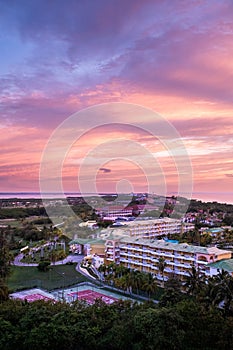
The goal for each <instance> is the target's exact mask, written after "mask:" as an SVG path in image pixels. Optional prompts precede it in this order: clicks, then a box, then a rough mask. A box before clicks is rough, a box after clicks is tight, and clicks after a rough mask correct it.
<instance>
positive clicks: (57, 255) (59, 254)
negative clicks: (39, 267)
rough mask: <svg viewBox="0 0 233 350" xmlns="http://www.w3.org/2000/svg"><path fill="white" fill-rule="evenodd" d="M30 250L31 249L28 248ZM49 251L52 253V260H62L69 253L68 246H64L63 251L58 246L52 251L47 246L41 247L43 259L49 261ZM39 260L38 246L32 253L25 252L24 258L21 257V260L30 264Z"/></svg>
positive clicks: (39, 251)
mask: <svg viewBox="0 0 233 350" xmlns="http://www.w3.org/2000/svg"><path fill="white" fill-rule="evenodd" d="M30 251H31V252H32V250H30ZM51 253H52V254H53V255H54V261H58V260H63V259H65V258H66V257H67V255H69V247H67V248H66V250H65V251H64V250H63V249H62V248H60V247H58V248H57V249H54V250H53V251H52V252H51V250H50V249H49V247H44V248H43V259H44V260H48V261H51ZM40 261H41V248H38V250H37V251H34V252H33V255H32V253H31V255H30V254H29V253H26V254H25V255H24V258H23V259H22V262H24V263H27V264H30V263H39V262H40Z"/></svg>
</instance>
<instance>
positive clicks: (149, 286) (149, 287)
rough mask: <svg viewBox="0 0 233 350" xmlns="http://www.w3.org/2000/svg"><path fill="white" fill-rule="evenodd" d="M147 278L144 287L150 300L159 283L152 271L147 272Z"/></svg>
mask: <svg viewBox="0 0 233 350" xmlns="http://www.w3.org/2000/svg"><path fill="white" fill-rule="evenodd" d="M145 276H146V280H145V282H144V285H143V289H144V290H145V291H146V292H147V293H148V299H149V300H150V298H151V294H154V293H155V291H156V289H157V283H156V279H155V277H154V276H153V275H152V273H147V274H146V275H145Z"/></svg>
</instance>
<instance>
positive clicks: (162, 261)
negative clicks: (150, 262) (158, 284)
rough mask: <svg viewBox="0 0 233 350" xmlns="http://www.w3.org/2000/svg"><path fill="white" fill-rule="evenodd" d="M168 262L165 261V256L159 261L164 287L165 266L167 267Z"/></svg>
mask: <svg viewBox="0 0 233 350" xmlns="http://www.w3.org/2000/svg"><path fill="white" fill-rule="evenodd" d="M166 265H167V263H166V261H165V259H164V258H163V257H161V258H159V261H158V268H159V272H160V274H161V276H162V278H163V285H162V286H163V287H164V270H165V267H166Z"/></svg>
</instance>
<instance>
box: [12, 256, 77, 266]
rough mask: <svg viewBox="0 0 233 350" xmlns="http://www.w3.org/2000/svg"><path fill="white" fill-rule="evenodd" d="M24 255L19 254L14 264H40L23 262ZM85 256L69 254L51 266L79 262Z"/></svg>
mask: <svg viewBox="0 0 233 350" xmlns="http://www.w3.org/2000/svg"><path fill="white" fill-rule="evenodd" d="M23 256H24V254H19V255H17V256H16V257H15V259H14V262H13V264H14V265H15V266H38V264H36V263H30V264H27V263H24V262H21V260H22V259H23ZM83 257H84V256H83V255H68V256H67V257H66V258H65V259H63V260H59V261H56V262H55V263H51V266H54V265H64V264H66V263H68V262H73V263H77V264H79V263H80V262H81V261H82V260H83Z"/></svg>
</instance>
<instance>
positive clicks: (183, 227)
mask: <svg viewBox="0 0 233 350" xmlns="http://www.w3.org/2000/svg"><path fill="white" fill-rule="evenodd" d="M193 229H194V225H193V224H186V223H182V222H181V221H180V220H176V219H170V218H161V219H150V220H135V221H129V222H127V225H126V226H125V227H124V228H123V229H122V230H124V232H125V233H126V234H127V235H128V236H130V237H135V236H137V237H141V238H145V239H152V238H156V237H159V236H164V237H165V236H167V235H168V234H169V235H174V234H180V233H182V232H187V231H190V230H193Z"/></svg>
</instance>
